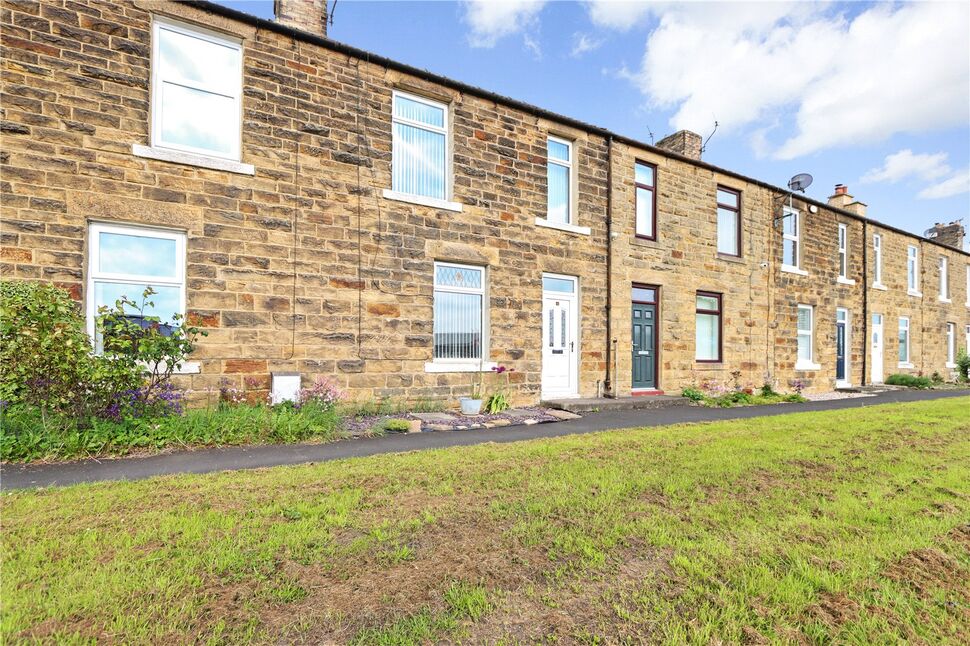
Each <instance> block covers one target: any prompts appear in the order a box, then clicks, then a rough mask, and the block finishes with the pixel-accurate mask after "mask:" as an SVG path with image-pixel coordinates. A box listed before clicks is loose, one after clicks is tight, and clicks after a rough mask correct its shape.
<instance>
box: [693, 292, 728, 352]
mask: <svg viewBox="0 0 970 646" xmlns="http://www.w3.org/2000/svg"><path fill="white" fill-rule="evenodd" d="M695 307H696V309H695V315H694V316H695V333H694V334H695V341H696V343H695V354H694V358H695V359H697V361H699V362H706V363H717V362H719V361H721V329H722V325H721V295H720V294H716V293H713V292H697V299H696V306H695Z"/></svg>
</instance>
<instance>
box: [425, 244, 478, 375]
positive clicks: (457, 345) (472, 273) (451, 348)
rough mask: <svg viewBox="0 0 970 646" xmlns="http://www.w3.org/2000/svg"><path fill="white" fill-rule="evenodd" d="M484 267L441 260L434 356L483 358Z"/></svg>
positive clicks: (435, 314) (435, 297)
mask: <svg viewBox="0 0 970 646" xmlns="http://www.w3.org/2000/svg"><path fill="white" fill-rule="evenodd" d="M484 274H485V270H484V269H483V268H481V267H469V266H464V265H452V264H445V263H438V264H436V265H435V287H434V358H435V359H481V358H482V302H483V300H484V297H485V294H484Z"/></svg>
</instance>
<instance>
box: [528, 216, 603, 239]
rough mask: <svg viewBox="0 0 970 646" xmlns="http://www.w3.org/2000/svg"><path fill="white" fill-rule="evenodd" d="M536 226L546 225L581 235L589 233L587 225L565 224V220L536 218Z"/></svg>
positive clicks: (548, 227) (549, 227)
mask: <svg viewBox="0 0 970 646" xmlns="http://www.w3.org/2000/svg"><path fill="white" fill-rule="evenodd" d="M536 226H537V227H546V228H547V229H559V230H560V231H565V232H566V233H575V234H577V235H581V236H588V235H589V234H590V228H589V227H580V226H576V225H575V224H566V223H565V222H551V221H549V220H547V219H545V218H536Z"/></svg>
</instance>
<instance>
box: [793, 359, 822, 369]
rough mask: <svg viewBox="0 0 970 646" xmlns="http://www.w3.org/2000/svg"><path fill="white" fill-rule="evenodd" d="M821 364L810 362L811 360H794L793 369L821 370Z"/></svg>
mask: <svg viewBox="0 0 970 646" xmlns="http://www.w3.org/2000/svg"><path fill="white" fill-rule="evenodd" d="M821 369H822V366H820V365H818V364H817V363H812V362H811V361H802V360H799V361H796V362H795V370H821Z"/></svg>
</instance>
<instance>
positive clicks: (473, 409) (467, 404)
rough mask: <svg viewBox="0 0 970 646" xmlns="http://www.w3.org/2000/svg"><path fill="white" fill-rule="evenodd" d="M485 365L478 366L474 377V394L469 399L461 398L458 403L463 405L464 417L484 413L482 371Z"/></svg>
mask: <svg viewBox="0 0 970 646" xmlns="http://www.w3.org/2000/svg"><path fill="white" fill-rule="evenodd" d="M483 369H484V366H483V365H479V366H478V370H477V371H475V373H474V375H473V376H472V392H471V395H470V396H469V397H459V398H458V403H459V404H461V414H462V415H479V414H481V412H482V370H483Z"/></svg>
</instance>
